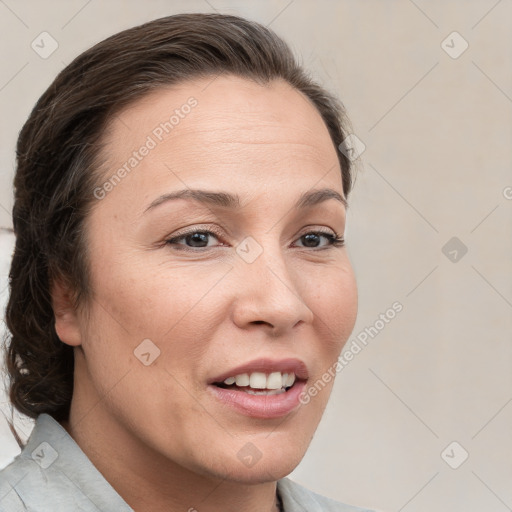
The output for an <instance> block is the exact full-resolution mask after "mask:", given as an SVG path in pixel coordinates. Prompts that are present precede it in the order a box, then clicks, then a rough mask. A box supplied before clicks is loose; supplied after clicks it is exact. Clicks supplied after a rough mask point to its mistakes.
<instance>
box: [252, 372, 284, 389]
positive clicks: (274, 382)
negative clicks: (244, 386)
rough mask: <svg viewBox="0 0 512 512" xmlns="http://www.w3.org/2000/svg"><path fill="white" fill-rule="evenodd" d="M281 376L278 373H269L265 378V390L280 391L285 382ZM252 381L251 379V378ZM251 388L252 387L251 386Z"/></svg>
mask: <svg viewBox="0 0 512 512" xmlns="http://www.w3.org/2000/svg"><path fill="white" fill-rule="evenodd" d="M283 377H284V376H281V373H280V372H274V373H271V374H270V375H269V376H268V377H266V379H265V380H266V387H267V389H281V388H282V387H283V382H285V383H286V381H285V380H284V378H283ZM251 380H252V378H251ZM251 387H252V386H251Z"/></svg>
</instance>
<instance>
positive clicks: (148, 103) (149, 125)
mask: <svg viewBox="0 0 512 512" xmlns="http://www.w3.org/2000/svg"><path fill="white" fill-rule="evenodd" d="M104 142H105V145H104V149H103V154H102V156H103V159H102V160H103V161H104V162H106V165H105V166H104V169H103V178H104V179H108V178H109V177H110V176H112V174H113V173H115V172H116V171H117V170H118V169H120V168H121V167H123V166H124V167H125V169H126V170H127V171H128V172H124V173H122V174H123V176H126V177H123V182H122V183H120V184H119V185H120V186H116V190H114V192H113V193H112V194H111V195H112V197H113V196H114V195H115V194H117V195H118V196H119V194H120V191H121V190H122V193H123V194H124V196H125V198H126V199H127V200H130V201H132V200H133V201H136V202H138V200H139V199H140V197H141V196H144V197H145V199H149V198H151V196H152V195H154V194H156V193H157V192H162V189H165V188H168V189H173V188H178V186H179V188H183V184H184V183H185V185H187V186H188V185H190V186H193V185H194V186H195V185H198V186H199V185H205V184H210V185H218V186H221V184H222V186H224V185H230V186H231V187H234V186H235V187H236V186H239V187H243V188H246V189H247V187H253V186H256V187H258V186H259V187H263V186H265V185H269V186H270V185H273V186H275V185H279V184H281V185H284V184H286V183H288V184H289V182H290V179H291V178H293V180H294V181H296V182H297V183H301V182H302V183H303V184H304V185H305V186H308V185H309V186H313V185H314V183H313V181H314V180H319V179H322V177H324V180H325V182H328V183H329V184H330V185H331V186H337V187H338V189H339V190H340V192H341V191H342V188H341V171H340V167H339V162H338V158H337V154H336V150H335V148H334V145H333V143H332V141H331V139H330V136H329V132H328V130H327V127H326V126H325V124H324V122H323V119H322V117H321V116H320V114H319V112H318V111H317V110H316V108H315V106H314V105H313V104H312V103H311V102H310V100H309V99H308V98H307V97H306V96H305V95H303V94H302V93H300V92H299V91H297V90H295V89H294V88H293V87H291V86H290V85H289V84H287V83H286V82H284V81H282V80H279V81H272V82H269V83H268V84H264V85H261V84H258V83H255V82H253V81H250V80H248V79H244V78H240V77H235V76H219V77H208V78H201V79H197V80H192V81H189V82H185V83H181V84H179V85H176V86H173V87H169V88H161V89H158V90H155V91H153V92H152V93H150V94H148V95H147V96H145V97H144V98H142V99H141V100H139V101H137V102H135V103H134V104H132V105H131V106H129V107H128V108H126V109H124V110H123V111H121V112H119V113H118V114H117V115H116V116H115V117H114V118H113V119H112V121H111V123H110V124H109V126H108V129H107V131H106V134H105V137H104ZM145 147H146V148H149V149H144V148H145ZM135 153H136V154H135ZM141 153H144V154H143V155H142V154H141ZM131 164H134V165H133V166H132V165H131ZM180 181H181V183H180ZM205 182H208V183H205ZM135 193H136V196H137V197H135V196H134V194H135ZM130 196H132V197H131V198H130ZM134 204H135V203H134Z"/></svg>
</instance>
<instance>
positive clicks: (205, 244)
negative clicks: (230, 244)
mask: <svg viewBox="0 0 512 512" xmlns="http://www.w3.org/2000/svg"><path fill="white" fill-rule="evenodd" d="M221 236H222V235H221V234H219V233H216V232H214V231H211V230H208V229H193V230H190V231H187V232H185V233H181V234H180V235H177V236H174V237H173V238H170V239H168V240H166V241H165V243H166V245H172V246H174V247H175V248H176V249H178V250H189V249H191V250H194V249H208V248H211V247H218V246H219V245H216V244H211V243H210V242H211V240H212V238H214V239H215V240H217V241H218V240H219V238H220V237H221ZM297 240H299V241H302V244H303V245H299V247H304V248H309V249H327V248H328V247H331V246H334V247H342V246H343V245H345V239H344V238H343V236H341V235H338V234H337V233H336V234H333V233H331V232H325V231H310V232H308V233H305V234H303V235H301V236H300V237H299V238H298V239H297ZM325 241H326V243H323V242H325Z"/></svg>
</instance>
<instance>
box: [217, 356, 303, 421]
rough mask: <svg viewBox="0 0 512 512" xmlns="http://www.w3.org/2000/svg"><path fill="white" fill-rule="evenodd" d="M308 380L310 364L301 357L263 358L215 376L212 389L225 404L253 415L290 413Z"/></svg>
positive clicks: (237, 410) (247, 414) (296, 404)
mask: <svg viewBox="0 0 512 512" xmlns="http://www.w3.org/2000/svg"><path fill="white" fill-rule="evenodd" d="M307 380H308V370H307V368H306V365H305V364H304V363H303V362H302V361H299V360H297V359H287V360H281V361H272V360H269V359H260V360H258V361H253V362H251V363H248V364H245V365H242V366H239V367H237V368H234V369H232V370H229V371H228V372H226V373H224V374H223V375H220V376H219V377H216V378H215V379H213V380H211V381H210V382H209V385H208V389H209V390H210V392H211V393H212V394H213V395H214V397H215V398H216V399H217V400H219V401H220V402H222V404H223V405H224V406H227V407H228V408H230V409H232V410H233V409H234V410H235V411H236V412H237V413H241V414H243V415H245V416H250V417H253V418H266V419H270V418H277V417H281V416H284V415H286V414H289V413H290V412H292V411H293V410H294V409H296V408H297V407H298V406H299V404H300V402H299V397H300V393H301V392H302V390H303V389H304V387H305V385H306V382H307Z"/></svg>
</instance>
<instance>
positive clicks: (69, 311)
mask: <svg viewBox="0 0 512 512" xmlns="http://www.w3.org/2000/svg"><path fill="white" fill-rule="evenodd" d="M51 295H52V307H53V313H54V315H55V332H56V333H57V336H58V337H59V338H60V340H61V341H62V342H63V343H66V344H67V345H71V346H73V347H77V346H79V345H81V344H82V338H81V335H80V323H79V318H78V314H77V312H76V310H75V308H74V306H73V293H72V291H71V288H70V287H69V286H68V285H67V284H65V282H64V280H62V279H54V280H53V283H52V286H51Z"/></svg>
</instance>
